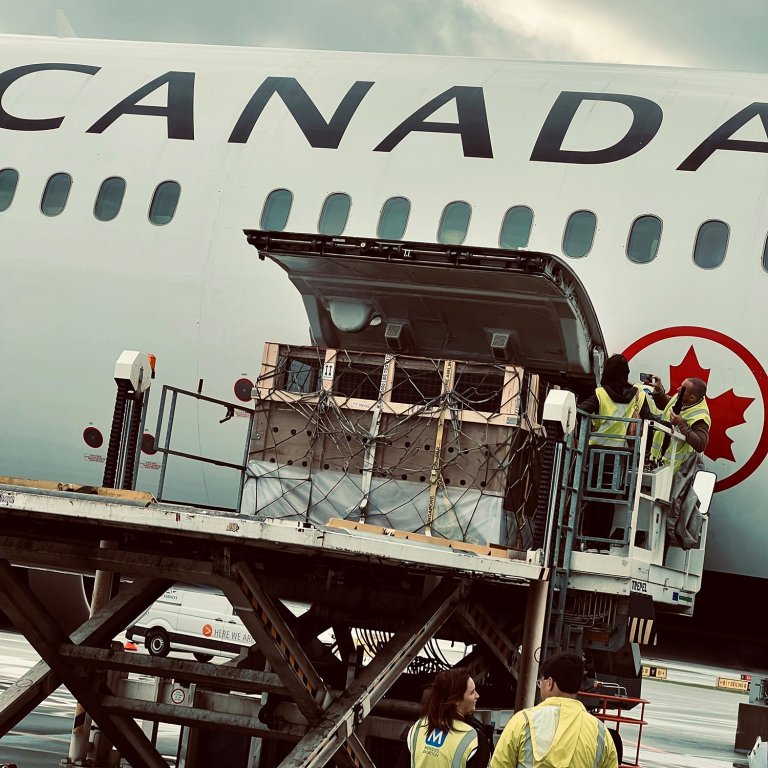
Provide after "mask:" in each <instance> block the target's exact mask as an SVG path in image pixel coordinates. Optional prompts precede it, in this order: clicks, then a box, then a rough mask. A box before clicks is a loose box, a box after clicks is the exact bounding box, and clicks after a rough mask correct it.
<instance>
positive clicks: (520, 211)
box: [499, 205, 533, 249]
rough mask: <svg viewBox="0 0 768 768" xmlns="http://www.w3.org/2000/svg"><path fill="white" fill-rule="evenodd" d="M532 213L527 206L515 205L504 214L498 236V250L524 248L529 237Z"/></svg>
mask: <svg viewBox="0 0 768 768" xmlns="http://www.w3.org/2000/svg"><path fill="white" fill-rule="evenodd" d="M532 226H533V211H532V210H531V209H530V208H529V207H528V206H527V205H516V206H515V207H514V208H510V209H509V210H508V211H507V212H506V213H505V214H504V221H503V222H502V224H501V233H500V234H499V248H512V249H515V248H525V247H526V246H527V245H528V240H529V239H530V237H531V227H532Z"/></svg>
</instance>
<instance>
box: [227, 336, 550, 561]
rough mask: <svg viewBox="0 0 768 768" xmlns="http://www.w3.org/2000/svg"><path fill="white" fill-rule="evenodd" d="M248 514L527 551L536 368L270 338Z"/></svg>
mask: <svg viewBox="0 0 768 768" xmlns="http://www.w3.org/2000/svg"><path fill="white" fill-rule="evenodd" d="M254 396H255V399H256V417H255V421H254V429H253V433H252V435H251V441H250V446H249V461H248V478H247V481H246V486H245V490H244V495H243V504H242V507H241V509H242V511H243V512H245V513H248V514H255V515H258V516H260V517H266V518H273V519H290V520H305V521H308V522H313V523H319V524H327V523H328V521H329V520H331V518H336V519H341V520H348V521H349V520H352V521H358V522H360V523H366V524H370V525H375V526H381V527H383V528H386V529H392V530H393V531H395V530H396V531H406V532H411V533H417V534H418V533H421V534H426V535H430V536H434V537H442V538H444V539H448V540H452V541H461V542H469V543H472V544H478V545H487V544H500V545H502V546H506V547H511V548H516V549H526V548H528V547H529V546H530V539H531V531H530V521H529V519H530V518H531V517H532V516H533V515H534V514H535V512H536V504H537V494H538V475H539V464H538V462H539V459H538V455H539V451H538V450H537V449H538V448H540V446H541V444H542V441H543V438H542V430H541V429H540V427H539V416H540V407H539V406H540V402H541V397H540V384H539V380H538V377H537V376H535V375H531V374H528V373H527V372H525V371H524V370H523V369H521V368H518V367H516V366H512V365H505V364H478V363H466V362H460V361H453V360H431V359H424V358H413V357H407V356H403V355H391V354H388V355H384V354H372V353H354V352H348V351H342V350H323V349H318V348H315V347H290V346H287V345H278V344H268V345H267V346H266V349H265V357H264V362H263V366H262V371H261V375H260V377H259V380H258V382H257V384H256V387H255V389H254Z"/></svg>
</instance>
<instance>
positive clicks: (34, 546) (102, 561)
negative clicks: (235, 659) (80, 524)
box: [0, 536, 218, 584]
mask: <svg viewBox="0 0 768 768" xmlns="http://www.w3.org/2000/svg"><path fill="white" fill-rule="evenodd" d="M176 551H178V549H177V550H176ZM0 558H3V559H6V560H9V561H11V562H13V563H14V565H23V566H27V567H31V568H50V569H51V570H62V569H63V568H66V567H67V566H65V565H64V564H65V563H67V564H69V563H72V564H73V567H74V568H77V570H78V572H80V573H92V572H94V571H97V570H104V571H116V572H118V573H124V574H131V575H133V576H144V577H148V578H156V577H157V574H158V573H162V574H163V576H164V577H168V578H169V579H171V583H173V582H174V581H190V580H194V583H199V584H217V583H218V582H217V581H216V579H215V578H214V577H213V576H212V574H213V573H214V566H213V564H212V563H210V562H207V561H201V560H199V559H197V560H193V559H191V558H183V557H172V556H169V555H167V554H151V553H144V552H135V551H134V552H131V551H121V550H114V549H112V550H104V549H100V548H99V542H98V541H94V542H93V544H90V545H89V544H87V543H86V544H65V543H62V542H56V545H55V547H52V546H51V543H50V541H48V540H45V539H43V540H40V539H28V538H22V537H17V536H0Z"/></svg>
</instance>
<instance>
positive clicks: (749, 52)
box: [0, 0, 768, 71]
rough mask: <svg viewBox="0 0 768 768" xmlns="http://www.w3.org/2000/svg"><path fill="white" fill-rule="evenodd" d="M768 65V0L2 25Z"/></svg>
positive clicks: (284, 10) (489, 5)
mask: <svg viewBox="0 0 768 768" xmlns="http://www.w3.org/2000/svg"><path fill="white" fill-rule="evenodd" d="M57 8H61V9H62V10H63V11H64V12H65V14H66V16H67V19H68V20H69V22H70V24H71V25H72V27H73V28H74V30H75V32H76V33H77V34H78V35H80V36H82V37H101V38H115V39H134V40H157V41H168V42H191V43H216V44H224V45H254V46H265V47H285V48H319V49H335V50H361V51H382V52H396V53H430V54H447V55H460V56H491V57H498V58H511V59H537V60H550V61H552V60H556V61H595V62H615V63H633V64H656V65H676V66H698V67H711V68H717V69H751V70H754V71H768V46H765V44H764V41H763V33H764V30H765V29H766V28H768V4H766V2H765V0H739V2H738V3H737V4H725V3H722V1H721V0H674V2H670V0H643V2H636V0H635V1H633V2H628V0H440V1H439V2H435V0H398V2H391V3H378V2H373V1H372V0H278V1H276V0H218V2H215V3H214V2H211V0H130V2H125V0H24V2H16V3H12V2H6V3H5V4H4V8H3V11H2V14H0V32H10V33H17V34H44V35H55V34H56V9H57Z"/></svg>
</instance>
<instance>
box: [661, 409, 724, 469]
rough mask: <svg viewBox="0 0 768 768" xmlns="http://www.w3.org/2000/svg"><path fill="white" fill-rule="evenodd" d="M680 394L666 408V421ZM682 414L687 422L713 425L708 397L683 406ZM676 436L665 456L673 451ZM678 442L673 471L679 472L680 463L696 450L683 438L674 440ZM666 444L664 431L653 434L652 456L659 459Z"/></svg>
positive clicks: (664, 416)
mask: <svg viewBox="0 0 768 768" xmlns="http://www.w3.org/2000/svg"><path fill="white" fill-rule="evenodd" d="M677 398H678V395H675V396H674V397H673V398H672V399H671V400H670V401H669V402H668V403H667V405H666V407H665V408H664V411H663V413H662V414H661V418H662V419H663V420H664V421H669V420H670V417H671V416H672V407H673V406H674V404H675V403H676V402H677ZM680 416H681V417H682V419H683V420H684V421H685V423H686V424H695V423H696V422H697V421H703V422H705V423H706V425H707V426H708V427H711V426H712V417H711V416H710V415H709V406H708V405H707V398H706V397H705V398H703V399H702V400H701V401H700V402H698V403H694V404H693V405H691V406H689V407H688V408H683V410H682V411H680ZM673 440H674V438H671V439H670V441H669V446H668V447H667V451H666V453H665V456H669V455H670V454H671V452H672V442H673ZM674 442H675V443H677V446H676V452H675V463H674V465H673V471H674V472H677V470H678V469H679V468H680V465H681V464H682V463H683V462H684V461H685V460H686V459H687V458H688V457H689V456H690V455H691V454H692V453H693V452H694V450H693V446H691V445H689V444H688V443H687V442H683V441H681V440H674ZM663 444H664V433H663V432H656V434H655V435H654V436H653V444H652V445H651V458H652V459H658V458H659V457H660V456H661V447H662V445H663Z"/></svg>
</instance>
